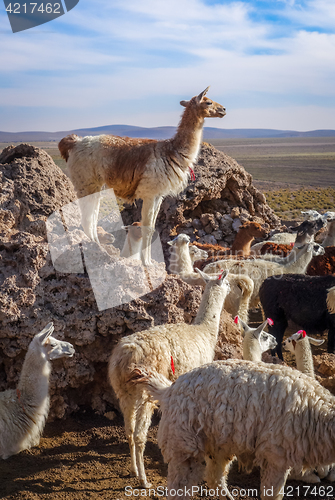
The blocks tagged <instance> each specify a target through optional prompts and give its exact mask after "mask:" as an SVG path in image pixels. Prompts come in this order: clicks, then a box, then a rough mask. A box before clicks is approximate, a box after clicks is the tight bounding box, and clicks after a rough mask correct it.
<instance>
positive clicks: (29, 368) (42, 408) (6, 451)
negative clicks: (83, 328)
mask: <svg viewBox="0 0 335 500" xmlns="http://www.w3.org/2000/svg"><path fill="white" fill-rule="evenodd" d="M53 330H54V327H53V324H52V323H49V324H48V325H47V326H46V327H45V328H44V329H43V330H42V331H41V332H40V333H38V334H37V335H35V337H34V338H33V340H32V341H31V343H30V345H29V348H28V351H27V354H26V357H25V360H24V363H23V366H22V371H21V375H20V380H19V383H18V385H17V389H16V390H15V389H9V390H7V391H4V392H1V393H0V456H1V458H8V457H10V456H11V455H15V454H16V453H19V452H20V451H22V450H26V449H28V448H31V447H32V446H36V445H38V443H39V442H40V437H41V434H42V431H43V429H44V425H45V422H46V419H47V416H48V412H49V394H48V392H49V376H50V373H51V364H50V361H52V360H54V359H58V358H64V357H71V356H73V354H74V348H73V346H72V345H71V344H69V342H63V341H61V340H57V339H55V338H54V337H52V336H51V334H52V332H53Z"/></svg>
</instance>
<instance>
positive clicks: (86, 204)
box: [78, 191, 100, 246]
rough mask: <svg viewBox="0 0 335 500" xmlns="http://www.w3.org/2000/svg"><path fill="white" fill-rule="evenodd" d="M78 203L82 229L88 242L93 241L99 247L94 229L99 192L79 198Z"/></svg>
mask: <svg viewBox="0 0 335 500" xmlns="http://www.w3.org/2000/svg"><path fill="white" fill-rule="evenodd" d="M78 202H79V207H80V212H81V224H82V226H83V229H84V231H85V233H86V234H87V236H88V237H89V238H90V240H92V241H95V242H96V243H98V245H99V246H100V242H99V239H98V235H97V228H96V226H97V223H98V214H99V205H100V191H99V192H97V193H93V194H90V195H89V196H85V197H84V198H79V200H78Z"/></svg>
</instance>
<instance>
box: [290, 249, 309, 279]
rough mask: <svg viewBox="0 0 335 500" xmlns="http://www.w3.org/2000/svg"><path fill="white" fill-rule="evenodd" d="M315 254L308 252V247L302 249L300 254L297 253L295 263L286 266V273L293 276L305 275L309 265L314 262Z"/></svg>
mask: <svg viewBox="0 0 335 500" xmlns="http://www.w3.org/2000/svg"><path fill="white" fill-rule="evenodd" d="M312 257H313V254H312V252H308V251H307V247H304V248H302V249H301V250H300V251H299V252H298V253H297V258H296V260H295V261H294V262H291V263H290V264H288V265H286V266H285V272H286V273H292V274H295V273H297V274H305V273H306V270H307V267H308V264H309V263H310V261H311V260H312Z"/></svg>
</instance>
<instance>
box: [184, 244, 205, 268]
mask: <svg viewBox="0 0 335 500" xmlns="http://www.w3.org/2000/svg"><path fill="white" fill-rule="evenodd" d="M188 250H189V252H190V257H191V261H192V263H193V264H194V263H195V262H197V261H198V260H205V259H208V253H207V252H206V251H205V250H201V248H199V247H197V246H195V245H190V246H189V247H188Z"/></svg>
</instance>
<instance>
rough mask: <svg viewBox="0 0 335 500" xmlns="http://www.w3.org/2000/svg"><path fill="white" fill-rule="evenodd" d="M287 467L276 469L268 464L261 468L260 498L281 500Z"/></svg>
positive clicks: (263, 499) (287, 471)
mask: <svg viewBox="0 0 335 500" xmlns="http://www.w3.org/2000/svg"><path fill="white" fill-rule="evenodd" d="M288 473H289V469H287V470H281V469H277V468H276V467H275V466H274V465H271V464H268V465H267V466H266V467H265V468H262V469H261V499H262V500H265V499H267V498H271V499H272V500H282V498H283V496H284V488H285V483H286V479H287V476H288Z"/></svg>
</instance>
